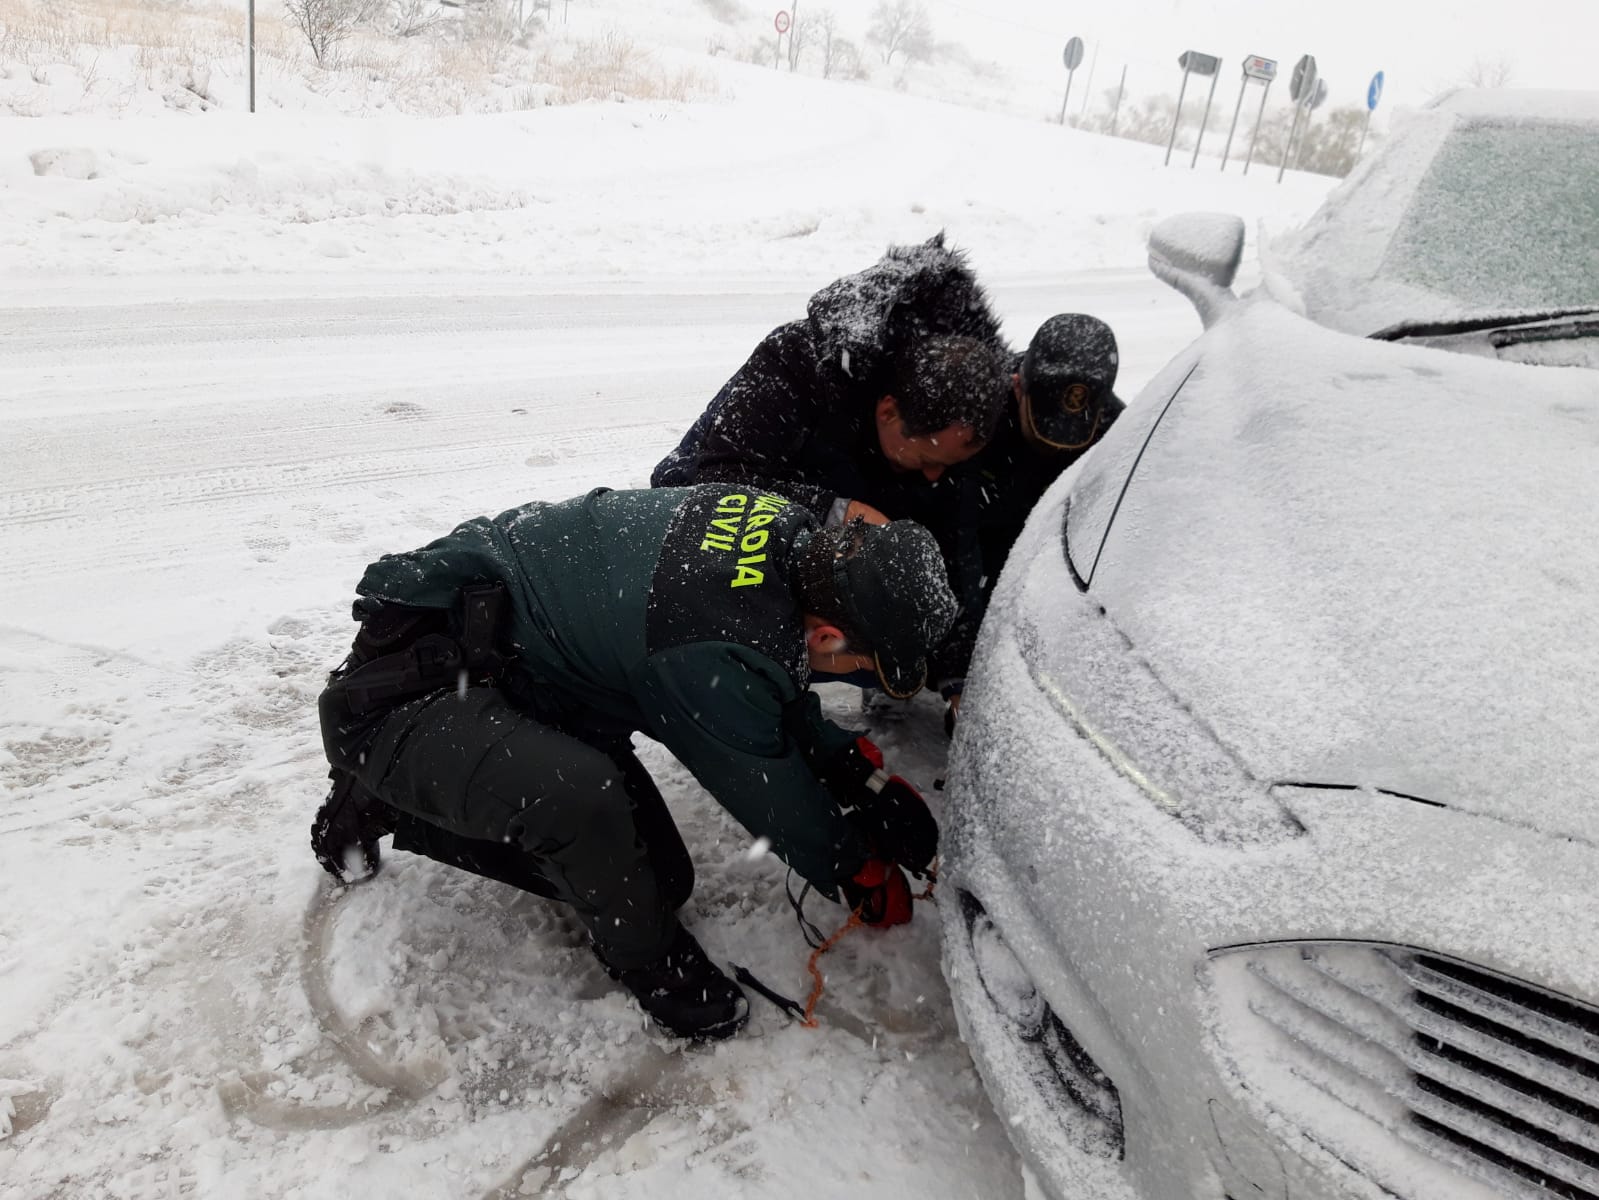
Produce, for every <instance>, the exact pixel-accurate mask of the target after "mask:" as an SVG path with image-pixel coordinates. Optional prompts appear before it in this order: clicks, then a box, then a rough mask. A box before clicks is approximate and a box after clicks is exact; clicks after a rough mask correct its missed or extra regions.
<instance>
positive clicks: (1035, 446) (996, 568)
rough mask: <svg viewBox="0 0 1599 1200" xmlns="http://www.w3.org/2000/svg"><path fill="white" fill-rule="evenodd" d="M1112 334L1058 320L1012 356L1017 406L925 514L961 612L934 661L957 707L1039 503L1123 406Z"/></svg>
mask: <svg viewBox="0 0 1599 1200" xmlns="http://www.w3.org/2000/svg"><path fill="white" fill-rule="evenodd" d="M1119 365H1120V354H1119V351H1118V348H1117V345H1116V335H1115V334H1114V333H1113V332H1111V328H1110V326H1108V325H1106V324H1105V323H1104V322H1103V321H1101V320H1099V319H1098V318H1097V317H1091V316H1088V315H1087V314H1084V313H1061V314H1060V315H1058V316H1053V317H1050V318H1049V319H1048V320H1047V321H1045V322H1044V323H1043V324H1042V325H1040V326H1039V327H1038V332H1037V333H1035V334H1034V335H1033V339H1032V341H1031V342H1030V343H1029V344H1028V347H1027V351H1026V353H1024V354H1019V355H1016V356H1015V357H1014V360H1013V362H1012V371H1011V375H1010V381H1011V391H1012V399H1013V403H1011V404H1010V405H1008V406H1007V408H1006V411H1005V414H1004V416H1003V417H1002V418H1001V420H1000V422H999V425H998V426H997V428H996V429H995V431H994V436H993V437H992V438H990V439H989V441H988V443H987V444H986V445H985V446H984V447H983V448H982V450H981V451H980V452H979V453H978V454H976V455H974V456H973V457H972V458H970V459H969V460H967V461H965V462H963V463H961V464H960V466H958V467H956V468H955V469H954V470H953V471H952V472H951V474H950V477H949V479H948V480H947V483H948V484H949V485H950V487H949V489H948V492H947V496H946V508H945V511H944V512H943V513H942V514H940V515H936V516H929V515H928V514H926V513H924V514H922V519H923V521H924V523H925V524H927V525H928V526H929V527H930V528H932V529H933V530H934V532H935V533H936V534H937V536H938V540H939V544H940V546H941V548H942V549H943V551H944V558H945V562H946V564H947V565H948V568H949V572H950V582H951V584H952V586H953V587H954V589H955V594H956V596H957V597H959V599H960V601H961V613H960V616H959V617H958V618H957V619H956V622H955V625H954V627H953V628H952V629H951V630H950V632H949V635H948V636H947V638H946V639H945V641H944V643H943V644H942V645H941V646H940V647H939V648H938V649H937V651H936V652H935V653H934V656H933V658H934V664H933V681H934V683H935V684H936V686H938V687H939V689H940V691H941V692H942V693H943V694H944V696H945V698H946V699H948V700H950V702H951V703H950V724H951V725H953V717H954V714H955V713H956V712H958V711H959V707H960V700H959V696H960V692H961V688H962V686H963V684H964V682H965V674H966V668H967V666H968V664H969V663H970V661H971V655H972V649H973V647H974V645H975V644H976V640H977V631H978V627H979V625H980V624H981V622H982V619H983V616H984V614H985V613H986V612H987V610H988V598H989V596H990V595H991V594H992V593H993V590H994V586H995V584H996V583H998V581H999V573H1000V571H1001V570H1002V569H1003V568H1004V566H1005V561H1006V559H1007V558H1008V557H1009V555H1010V550H1011V547H1012V546H1014V545H1015V544H1016V539H1017V538H1018V537H1020V536H1021V532H1022V526H1023V525H1025V524H1026V523H1027V517H1028V515H1029V514H1030V513H1031V512H1032V511H1033V508H1034V506H1035V505H1036V504H1037V503H1038V501H1039V499H1040V498H1041V497H1042V496H1043V494H1044V493H1045V492H1046V491H1048V490H1049V487H1050V485H1051V484H1052V483H1054V482H1055V480H1057V479H1058V478H1060V476H1061V475H1062V474H1063V473H1064V472H1065V471H1066V469H1067V468H1068V467H1070V466H1071V465H1072V464H1073V463H1075V462H1076V461H1077V460H1078V459H1079V458H1081V457H1082V456H1083V454H1084V453H1085V452H1086V451H1087V450H1088V449H1089V448H1090V447H1092V446H1093V445H1095V444H1096V443H1097V442H1098V441H1099V440H1100V439H1101V438H1103V437H1104V436H1105V432H1106V430H1108V429H1109V428H1110V427H1111V424H1112V423H1113V422H1114V421H1115V420H1116V418H1117V417H1118V416H1120V415H1121V413H1122V411H1123V408H1124V407H1125V406H1124V405H1123V403H1122V401H1121V400H1120V399H1119V398H1118V397H1117V396H1116V392H1115V384H1116V373H1117V368H1118V366H1119Z"/></svg>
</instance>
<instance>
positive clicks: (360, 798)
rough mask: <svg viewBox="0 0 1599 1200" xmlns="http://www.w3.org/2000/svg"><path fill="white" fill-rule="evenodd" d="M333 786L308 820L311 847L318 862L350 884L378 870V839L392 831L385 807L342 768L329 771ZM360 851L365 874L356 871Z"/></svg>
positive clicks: (379, 857)
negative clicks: (314, 815)
mask: <svg viewBox="0 0 1599 1200" xmlns="http://www.w3.org/2000/svg"><path fill="white" fill-rule="evenodd" d="M328 777H329V778H330V779H332V780H333V789H332V790H331V791H330V792H329V793H328V798H327V799H326V800H324V801H323V802H322V807H321V808H319V809H317V810H316V819H315V820H314V821H312V822H311V849H312V851H313V852H314V853H315V854H316V860H317V862H319V863H321V864H322V866H323V868H324V869H325V870H326V871H327V872H328V874H329V875H332V876H333V878H334V879H336V880H338V881H339V882H340V883H353V882H355V881H356V880H357V879H360V878H371V877H372V876H373V875H376V874H377V873H378V867H379V865H380V864H381V862H382V859H381V856H380V855H379V853H378V839H379V838H380V837H382V836H383V835H384V834H386V833H392V832H393V830H392V829H391V828H390V827H389V824H388V822H387V821H386V820H385V818H384V811H383V810H384V806H383V804H382V803H381V802H380V801H379V800H378V799H377V797H375V796H373V795H372V794H371V793H370V792H368V791H367V790H366V789H365V788H363V787H362V786H361V785H360V784H359V783H357V782H356V781H355V776H354V775H350V774H348V773H346V772H344V771H339V770H334V771H330V772H328ZM357 850H359V851H360V853H361V859H362V861H363V862H364V863H365V865H366V875H365V876H358V875H356V874H355V871H356V865H355V853H356V851H357Z"/></svg>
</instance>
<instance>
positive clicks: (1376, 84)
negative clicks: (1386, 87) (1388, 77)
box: [1366, 71, 1382, 109]
mask: <svg viewBox="0 0 1599 1200" xmlns="http://www.w3.org/2000/svg"><path fill="white" fill-rule="evenodd" d="M1381 99H1382V72H1381V71H1378V72H1377V73H1376V74H1375V75H1373V76H1372V77H1371V86H1370V87H1369V88H1367V89H1366V108H1367V109H1375V108H1376V107H1377V101H1379V100H1381Z"/></svg>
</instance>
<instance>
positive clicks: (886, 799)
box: [829, 737, 938, 875]
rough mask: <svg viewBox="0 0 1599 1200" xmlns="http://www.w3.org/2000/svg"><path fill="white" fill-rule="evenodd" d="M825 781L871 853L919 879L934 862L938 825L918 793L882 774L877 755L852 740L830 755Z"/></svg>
mask: <svg viewBox="0 0 1599 1200" xmlns="http://www.w3.org/2000/svg"><path fill="white" fill-rule="evenodd" d="M830 768H831V769H830V772H829V775H830V780H831V782H832V783H833V786H834V787H835V788H836V789H837V790H838V792H839V799H840V800H841V801H843V802H844V803H845V804H846V805H849V806H851V808H852V809H853V811H852V813H851V815H852V816H853V818H854V819H855V821H856V822H857V823H858V825H859V827H860V829H861V830H862V831H864V832H865V834H866V836H867V837H868V838H869V839H870V840H871V843H872V847H873V849H874V851H875V852H876V854H877V855H878V856H879V857H881V858H885V859H888V860H890V861H891V862H895V863H898V864H900V866H902V867H904V868H905V869H906V870H908V871H910V872H911V873H912V874H913V875H923V874H925V873H926V872H927V870H928V868H929V867H931V866H932V863H933V860H934V859H935V858H937V857H938V822H936V821H934V820H933V814H932V813H930V812H928V811H927V802H926V801H925V800H923V799H922V794H921V793H920V792H918V791H917V790H916V789H915V788H914V787H912V786H911V785H910V784H909V783H907V782H906V781H905V780H904V779H902V778H900V777H899V776H898V775H890V774H888V772H887V771H885V770H884V769H883V752H882V751H881V750H879V749H878V748H877V746H876V745H875V744H874V743H873V742H872V741H871V740H870V739H869V738H864V737H858V738H856V739H855V740H854V741H853V742H851V743H850V744H849V745H848V746H846V747H845V748H844V749H843V750H842V751H840V752H839V753H837V754H835V755H834V756H833V760H832V762H831V763H830Z"/></svg>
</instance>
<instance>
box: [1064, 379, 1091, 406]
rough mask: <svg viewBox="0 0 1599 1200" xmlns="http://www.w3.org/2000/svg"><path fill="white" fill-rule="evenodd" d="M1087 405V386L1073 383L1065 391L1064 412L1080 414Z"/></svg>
mask: <svg viewBox="0 0 1599 1200" xmlns="http://www.w3.org/2000/svg"><path fill="white" fill-rule="evenodd" d="M1087 405H1088V385H1087V384H1086V383H1074V384H1072V385H1070V386H1069V387H1068V388H1067V389H1066V411H1067V412H1069V413H1080V412H1082V411H1083V409H1084V408H1086V407H1087Z"/></svg>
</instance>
